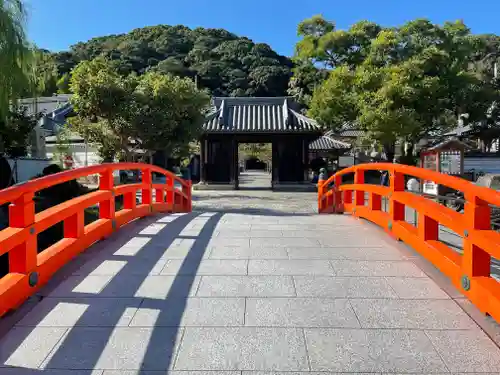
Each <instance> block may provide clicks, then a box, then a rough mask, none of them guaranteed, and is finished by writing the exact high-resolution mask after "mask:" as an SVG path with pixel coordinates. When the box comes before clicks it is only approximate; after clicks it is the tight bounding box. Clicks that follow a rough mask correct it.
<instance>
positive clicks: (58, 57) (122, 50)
mask: <svg viewBox="0 0 500 375" xmlns="http://www.w3.org/2000/svg"><path fill="white" fill-rule="evenodd" d="M98 56H102V57H105V58H107V59H109V60H110V61H112V62H113V63H114V64H115V66H116V69H117V70H118V72H119V73H120V74H122V75H128V74H130V73H132V72H135V73H137V74H139V75H140V74H143V73H146V72H148V71H151V70H152V71H157V72H161V73H170V74H173V75H176V76H180V77H190V78H191V79H193V80H196V81H197V84H198V86H199V87H202V88H207V89H208V90H209V91H210V93H211V94H212V95H218V96H283V95H286V90H287V87H288V81H289V78H290V75H291V68H292V62H291V61H290V59H288V58H287V57H284V56H280V55H278V54H277V53H276V52H274V51H273V50H272V49H271V47H269V46H268V45H267V44H262V43H258V44H256V43H254V42H252V41H251V40H250V39H248V38H245V37H237V36H236V35H234V34H232V33H230V32H228V31H226V30H223V29H204V28H201V27H200V28H196V29H189V28H187V27H185V26H167V25H160V26H152V27H145V28H141V29H136V30H133V31H132V32H130V33H128V34H121V35H110V36H106V37H100V38H94V39H91V40H90V41H88V42H82V43H78V44H76V45H74V46H72V47H71V49H70V50H69V51H66V52H60V53H55V54H53V55H52V56H51V58H52V59H53V61H54V64H55V67H56V70H57V72H58V75H59V77H62V76H63V75H64V74H68V73H70V72H71V70H72V69H73V68H74V67H75V66H76V64H77V63H78V62H80V61H84V60H92V59H94V58H96V57H98ZM56 82H57V81H56ZM60 84H61V85H62V84H63V82H60ZM61 85H58V87H59V89H60V90H62V89H61V87H60V86H61Z"/></svg>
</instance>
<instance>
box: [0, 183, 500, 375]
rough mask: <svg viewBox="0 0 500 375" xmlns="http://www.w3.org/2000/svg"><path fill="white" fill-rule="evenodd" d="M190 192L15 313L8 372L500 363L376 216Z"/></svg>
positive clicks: (406, 368) (253, 195)
mask: <svg viewBox="0 0 500 375" xmlns="http://www.w3.org/2000/svg"><path fill="white" fill-rule="evenodd" d="M193 200H194V204H193V207H194V208H193V212H192V213H188V214H173V215H156V216H152V217H148V218H145V219H142V220H138V221H136V222H134V223H131V224H129V225H128V226H126V227H124V228H123V229H122V230H120V231H118V232H116V233H114V234H113V235H112V237H110V238H109V239H107V240H105V241H102V242H100V243H98V244H96V245H94V246H93V247H91V248H90V249H88V250H87V251H86V252H84V253H83V254H82V255H81V256H80V257H78V259H77V260H76V261H73V262H71V263H70V264H69V265H68V266H67V267H66V268H65V269H63V270H62V272H60V273H59V274H58V275H57V276H56V277H55V278H54V279H53V280H52V281H51V282H50V284H49V285H47V286H46V287H45V288H44V289H42V292H41V293H39V295H38V296H37V298H36V299H38V301H32V302H30V303H28V304H26V305H25V306H24V307H23V308H21V310H19V311H17V312H15V313H14V314H13V315H11V316H9V317H6V318H5V319H4V322H3V324H4V326H3V327H1V328H2V329H3V331H4V332H3V337H2V338H1V339H0V349H1V350H0V359H1V362H0V374H2V375H9V374H21V375H35V374H40V375H42V374H50V375H63V374H70V375H71V374H73V375H77V374H78V375H80V374H92V375H97V374H99V375H100V374H106V375H112V374H127V375H129V374H130V375H132V374H139V373H140V374H162V373H166V370H167V369H170V370H175V371H205V370H216V371H218V373H219V372H220V373H222V372H223V371H228V372H227V374H228V375H233V374H234V375H236V374H238V373H239V372H240V371H268V372H271V371H272V372H291V371H293V372H335V373H340V372H353V373H356V372H365V373H367V372H370V373H398V374H402V373H466V372H475V373H481V372H483V373H484V372H490V373H494V372H497V373H500V349H499V348H498V346H497V345H496V344H495V343H494V341H493V340H492V339H490V338H489V337H488V335H487V334H486V333H484V332H483V331H482V330H481V328H480V327H479V326H478V325H477V323H476V322H475V321H474V320H473V319H472V318H471V317H470V316H469V314H467V313H466V311H471V310H470V304H469V303H468V302H467V300H465V299H462V296H461V295H460V294H459V293H458V292H457V291H455V290H454V289H453V288H452V287H448V284H447V283H446V282H444V281H440V279H435V278H434V276H435V275H437V272H434V271H433V269H432V266H430V264H429V263H427V262H425V261H424V260H422V259H421V258H420V257H419V256H417V255H416V253H414V252H412V251H410V250H408V249H407V248H406V247H404V245H402V244H398V243H397V242H395V241H393V240H391V239H390V238H389V237H388V236H387V235H386V234H384V233H382V232H381V231H380V230H379V229H378V228H376V227H375V226H372V225H370V224H368V223H366V222H364V221H362V220H357V219H355V218H351V217H349V216H348V215H317V214H316V213H315V212H316V203H317V196H316V194H310V193H297V194H285V193H271V192H244V191H241V192H224V193H222V192H221V193H209V192H199V193H197V194H196V195H195V197H194V198H193ZM7 322H8V323H9V324H10V326H9V327H8V326H7ZM491 324H492V326H493V325H494V323H491ZM12 325H14V327H12ZM498 338H499V339H500V335H499V336H498ZM499 341H500V340H499ZM200 374H201V373H200Z"/></svg>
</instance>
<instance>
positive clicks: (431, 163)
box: [422, 154, 437, 171]
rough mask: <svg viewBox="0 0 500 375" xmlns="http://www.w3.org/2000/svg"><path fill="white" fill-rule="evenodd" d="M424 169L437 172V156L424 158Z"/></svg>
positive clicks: (431, 155)
mask: <svg viewBox="0 0 500 375" xmlns="http://www.w3.org/2000/svg"><path fill="white" fill-rule="evenodd" d="M422 167H423V168H424V169H431V170H433V171H436V170H437V154H427V155H425V156H424V165H423V166H422Z"/></svg>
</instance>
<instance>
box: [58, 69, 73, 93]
mask: <svg viewBox="0 0 500 375" xmlns="http://www.w3.org/2000/svg"><path fill="white" fill-rule="evenodd" d="M70 83H71V75H70V74H69V73H64V74H63V75H62V76H61V77H60V78H59V79H58V80H57V83H56V86H57V93H58V94H70V93H71V90H70Z"/></svg>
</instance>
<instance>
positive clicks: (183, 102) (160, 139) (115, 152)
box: [70, 57, 209, 161]
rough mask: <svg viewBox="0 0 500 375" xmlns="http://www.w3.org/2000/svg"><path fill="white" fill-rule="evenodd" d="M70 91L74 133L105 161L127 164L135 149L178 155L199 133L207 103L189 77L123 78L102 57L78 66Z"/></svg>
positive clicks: (155, 75)
mask: <svg viewBox="0 0 500 375" xmlns="http://www.w3.org/2000/svg"><path fill="white" fill-rule="evenodd" d="M70 88H71V91H72V92H73V96H72V97H71V102H72V104H73V106H74V109H75V112H76V117H74V118H72V119H71V120H70V125H71V127H72V129H74V130H76V131H77V132H78V133H79V134H80V135H81V136H82V137H83V138H85V139H86V140H87V141H88V142H92V143H96V144H98V145H99V152H100V154H101V157H102V158H103V159H104V160H107V161H111V160H113V159H114V158H115V157H117V156H118V157H119V158H121V159H124V160H130V159H131V154H132V152H133V148H135V149H142V150H145V151H146V152H155V151H162V152H167V153H168V154H169V155H174V154H176V153H179V152H180V150H181V149H183V148H184V147H187V145H188V144H189V142H190V141H192V140H193V139H195V138H196V136H197V135H198V132H199V130H200V128H201V124H202V123H203V120H204V116H203V115H204V110H205V109H206V107H207V105H208V102H209V97H208V95H207V94H206V93H205V92H203V91H200V90H198V89H197V88H196V87H195V84H194V83H193V81H192V80H190V79H188V78H180V77H175V76H173V75H170V74H162V73H159V72H147V73H145V74H143V75H141V76H137V75H136V74H129V75H128V76H125V77H124V76H122V75H120V73H119V72H118V71H117V67H116V66H115V65H114V64H113V63H112V62H110V61H108V60H106V59H104V58H103V57H98V58H96V59H94V60H90V61H83V62H81V63H80V64H78V65H77V67H76V68H75V69H74V70H73V71H72V74H71V87H70ZM132 144H133V145H135V146H134V147H132V146H131V145H132Z"/></svg>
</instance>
